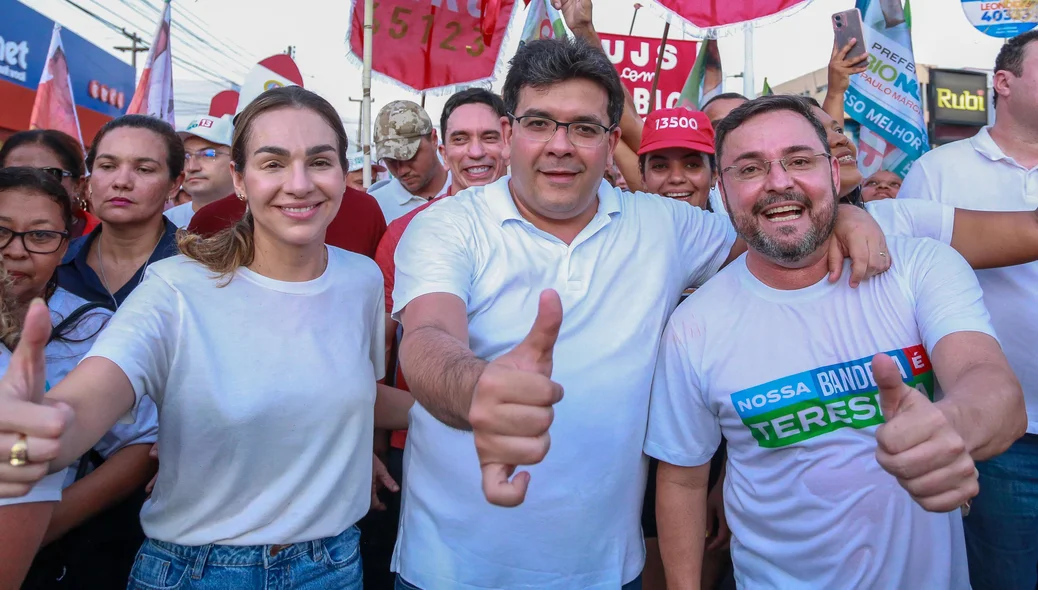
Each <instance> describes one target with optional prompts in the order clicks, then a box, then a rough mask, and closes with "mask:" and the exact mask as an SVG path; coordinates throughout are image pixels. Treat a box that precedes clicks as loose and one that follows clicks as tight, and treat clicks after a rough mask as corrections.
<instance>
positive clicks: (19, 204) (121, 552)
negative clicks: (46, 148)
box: [0, 167, 158, 590]
mask: <svg viewBox="0 0 1038 590" xmlns="http://www.w3.org/2000/svg"><path fill="white" fill-rule="evenodd" d="M71 219H72V204H71V202H70V199H69V197H68V195H67V193H66V192H65V189H64V188H63V187H62V186H61V184H59V183H58V181H57V179H56V178H54V177H53V176H51V175H50V174H48V173H45V172H43V171H41V170H39V169H34V168H25V167H21V168H2V169H0V255H2V257H3V262H2V266H3V270H4V271H6V272H5V274H6V276H7V280H6V282H5V283H4V284H3V303H4V305H3V309H4V319H6V320H8V321H6V322H0V375H2V374H4V373H6V371H7V368H8V365H9V363H10V361H11V353H10V351H11V350H13V349H14V347H15V345H16V344H17V342H18V339H19V333H20V332H21V326H22V325H23V323H24V321H25V314H26V310H27V309H28V306H29V304H30V303H31V302H32V301H33V299H36V298H42V299H44V300H45V301H46V302H47V305H48V307H49V308H50V312H51V324H52V326H53V330H52V334H51V339H50V342H49V343H48V344H47V346H46V349H45V354H46V358H47V368H46V378H47V385H48V386H54V385H56V384H57V383H58V382H59V381H61V380H62V379H63V378H64V377H65V375H67V374H68V373H69V372H70V371H71V370H72V369H73V368H74V367H75V366H76V365H77V364H78V363H79V361H80V360H81V359H82V358H83V356H84V355H85V354H86V352H87V351H88V350H89V349H90V347H91V346H92V345H93V342H94V340H95V339H96V338H97V336H98V335H99V333H100V332H101V330H102V329H103V328H104V327H105V325H106V324H107V322H108V319H109V318H110V317H111V312H110V311H109V310H107V309H104V308H103V307H101V306H100V305H99V304H96V303H89V302H87V301H86V300H85V299H82V298H80V297H77V296H76V295H73V294H72V293H69V292H68V291H66V290H64V289H62V288H61V287H59V286H57V283H56V280H55V277H56V272H55V271H56V269H57V267H58V264H59V263H60V262H61V257H62V256H63V255H64V253H65V251H66V249H67V248H68V237H69V232H68V226H69V224H70V221H71ZM144 410H145V411H144V413H142V414H138V415H137V421H136V422H135V423H133V424H118V425H116V426H115V427H113V428H112V429H111V430H110V431H109V432H108V433H107V434H106V435H105V436H104V437H103V438H102V439H101V441H100V442H99V443H98V444H97V445H95V446H94V448H93V449H91V451H90V452H88V453H87V454H86V455H85V456H84V457H83V458H82V459H80V460H79V461H77V462H76V463H74V464H73V465H72V466H70V467H69V469H68V470H66V471H64V472H60V473H56V474H54V475H53V476H50V477H48V478H46V479H44V480H43V481H42V482H40V483H39V484H37V485H36V487H35V488H33V490H32V492H30V494H29V495H28V496H26V497H24V498H19V499H18V500H17V502H12V501H10V500H0V563H3V564H5V565H4V566H2V567H0V570H4V569H7V568H8V567H10V568H11V569H12V570H14V571H15V575H16V576H18V575H24V573H25V571H26V567H27V566H28V564H29V561H32V569H31V570H30V571H29V576H28V578H27V579H26V582H25V584H24V585H23V586H22V588H25V589H27V590H43V589H46V588H57V587H62V588H66V587H77V588H113V587H121V586H122V585H124V584H125V582H126V579H127V576H128V574H129V569H130V566H131V564H132V563H133V557H134V555H135V553H136V551H137V548H138V547H139V546H140V543H141V541H142V540H143V533H142V532H141V530H140V526H139V524H138V522H137V513H138V510H139V509H140V506H141V503H142V502H143V489H142V488H143V486H144V485H145V483H146V482H147V481H148V479H149V478H150V477H151V476H152V475H153V474H154V469H155V466H154V463H153V461H152V460H151V459H150V458H149V457H148V451H149V450H150V448H151V444H152V443H154V442H155V439H156V435H157V430H158V424H157V419H158V416H157V410H156V409H155V406H154V405H153V404H152V405H149V406H147V407H145V408H144ZM41 544H42V546H43V549H42V550H41V551H40V552H39V554H38V555H35V560H33V556H34V554H35V553H36V551H35V549H36V547H38V546H40V545H41ZM15 552H16V554H15ZM4 576H5V575H4V574H0V587H3V588H6V587H11V585H9V584H5V583H4V579H3V578H4ZM59 580H62V581H63V582H64V584H65V585H60V584H59V583H58V581H59ZM15 585H16V584H15Z"/></svg>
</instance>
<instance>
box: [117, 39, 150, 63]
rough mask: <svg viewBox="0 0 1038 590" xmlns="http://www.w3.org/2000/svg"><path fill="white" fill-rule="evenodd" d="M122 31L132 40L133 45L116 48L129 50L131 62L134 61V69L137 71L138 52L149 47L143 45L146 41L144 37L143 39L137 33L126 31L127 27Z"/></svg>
mask: <svg viewBox="0 0 1038 590" xmlns="http://www.w3.org/2000/svg"><path fill="white" fill-rule="evenodd" d="M121 32H122V34H123V35H124V36H125V37H126V38H127V39H129V40H130V43H131V45H130V46H129V47H116V48H115V49H116V50H117V51H129V52H130V62H131V63H133V69H134V71H136V70H137V54H138V53H141V52H143V51H147V50H148V47H145V46H143V45H141V43H142V42H143V41H144V39H141V38H140V36H139V35H137V33H129V32H127V31H126V29H123V30H122V31H121Z"/></svg>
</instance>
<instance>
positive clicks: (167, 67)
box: [126, 0, 176, 126]
mask: <svg viewBox="0 0 1038 590" xmlns="http://www.w3.org/2000/svg"><path fill="white" fill-rule="evenodd" d="M169 23H170V7H169V0H166V6H165V8H164V9H163V11H162V18H161V19H160V20H159V26H158V29H157V30H156V31H155V40H154V41H153V42H152V44H151V51H149V52H148V62H147V63H146V64H145V66H144V73H142V74H141V79H140V81H138V82H137V90H136V91H135V92H134V93H133V100H131V101H130V108H129V109H127V110H126V113H127V114H135V115H150V116H152V117H157V118H159V119H162V120H163V121H165V122H167V123H169V124H170V125H174V126H175V125H176V121H175V120H174V117H173V56H172V54H171V53H170V48H169Z"/></svg>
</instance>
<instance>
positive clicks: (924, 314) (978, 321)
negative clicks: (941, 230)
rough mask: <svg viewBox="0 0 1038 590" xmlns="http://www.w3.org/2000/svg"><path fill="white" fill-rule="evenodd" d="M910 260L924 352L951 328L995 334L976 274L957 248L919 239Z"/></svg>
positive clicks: (957, 330)
mask: <svg viewBox="0 0 1038 590" xmlns="http://www.w3.org/2000/svg"><path fill="white" fill-rule="evenodd" d="M913 262H914V264H913V269H912V291H913V295H914V297H915V312H916V313H915V315H916V322H917V323H918V325H919V332H920V333H921V334H922V337H923V345H924V346H925V347H926V351H927V352H928V353H930V352H933V347H934V346H935V345H936V344H937V342H938V341H939V340H940V339H941V338H944V337H945V336H947V335H948V334H952V333H954V332H981V333H983V334H988V335H989V336H991V337H993V338H997V336H996V335H995V329H994V327H992V325H991V316H990V315H988V310H987V308H986V307H984V293H983V291H981V288H980V283H978V282H977V276H976V275H975V274H974V273H973V269H971V268H970V266H969V264H968V263H967V262H966V260H964V259H963V258H962V256H960V255H959V253H958V252H956V251H955V250H953V249H952V248H951V247H950V246H945V245H944V244H938V243H936V242H933V241H931V240H923V241H922V243H921V244H919V245H917V248H916V250H915V252H914V261H913Z"/></svg>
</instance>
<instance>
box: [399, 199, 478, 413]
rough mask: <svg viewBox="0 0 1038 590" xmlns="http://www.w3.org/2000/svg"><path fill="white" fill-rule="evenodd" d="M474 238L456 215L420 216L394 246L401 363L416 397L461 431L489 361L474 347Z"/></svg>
mask: <svg viewBox="0 0 1038 590" xmlns="http://www.w3.org/2000/svg"><path fill="white" fill-rule="evenodd" d="M472 233H473V232H472V231H471V229H470V228H466V227H464V224H463V223H462V221H461V220H459V219H458V218H457V217H456V216H455V215H453V214H452V213H451V212H445V211H444V208H435V209H433V210H429V211H426V212H424V213H423V214H422V215H419V216H416V217H415V218H414V219H413V220H412V221H411V224H410V225H409V226H408V228H407V231H406V232H404V233H403V235H402V237H401V239H400V242H399V244H398V245H397V247H396V252H395V261H396V284H395V287H394V290H393V299H394V309H393V316H394V318H395V319H397V320H398V321H400V323H401V324H402V325H403V328H404V336H403V340H402V342H401V343H400V363H401V367H402V368H403V371H404V376H405V378H406V379H407V383H408V386H409V387H410V390H411V394H412V395H414V398H415V399H416V400H417V401H418V403H420V404H421V405H422V406H423V407H424V408H425V409H426V410H427V411H428V412H429V413H430V414H432V415H433V416H435V417H436V418H437V419H438V420H440V421H441V422H443V423H444V424H446V425H448V426H451V427H453V428H458V429H462V430H468V429H470V426H469V423H468V413H469V406H470V405H471V404H472V394H473V391H474V390H475V387H476V382H477V381H478V380H479V376H480V374H482V372H483V368H484V367H485V366H486V361H483V360H482V359H479V358H476V356H475V355H474V354H473V353H472V351H471V350H470V349H469V344H468V309H467V304H468V297H469V291H470V288H471V282H472V276H473V271H474V268H475V260H474V255H475V249H474V247H473V245H472V243H471V240H472V239H473V237H472Z"/></svg>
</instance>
